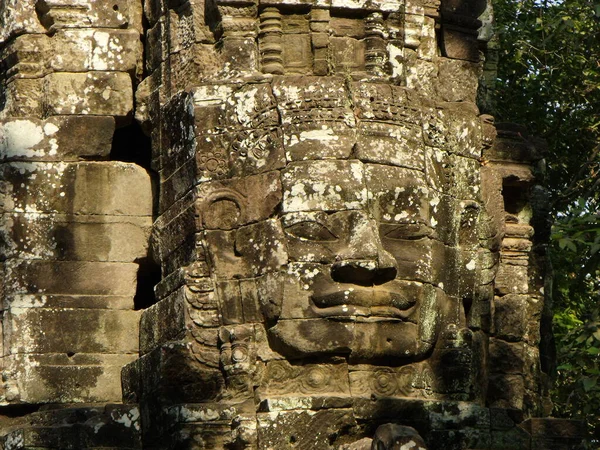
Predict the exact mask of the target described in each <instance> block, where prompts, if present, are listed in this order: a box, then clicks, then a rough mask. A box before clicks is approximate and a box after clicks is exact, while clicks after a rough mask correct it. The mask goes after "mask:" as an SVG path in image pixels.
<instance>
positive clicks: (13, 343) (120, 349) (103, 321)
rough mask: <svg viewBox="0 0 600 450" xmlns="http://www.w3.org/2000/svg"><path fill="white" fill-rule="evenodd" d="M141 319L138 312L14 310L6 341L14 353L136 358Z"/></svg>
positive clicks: (7, 323)
mask: <svg viewBox="0 0 600 450" xmlns="http://www.w3.org/2000/svg"><path fill="white" fill-rule="evenodd" d="M139 318H140V314H139V312H138V311H125V310H109V309H59V308H39V307H37V308H16V307H12V306H11V307H10V308H9V310H8V311H7V312H6V313H5V315H4V320H3V322H4V329H5V334H4V340H5V345H6V349H7V351H8V352H10V353H20V354H30V353H33V354H35V353H64V354H66V355H76V354H79V353H115V354H127V353H129V354H136V353H137V352H138V339H137V336H138V322H139ZM65 324H69V326H68V327H66V326H65Z"/></svg>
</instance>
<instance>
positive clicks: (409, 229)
mask: <svg viewBox="0 0 600 450" xmlns="http://www.w3.org/2000/svg"><path fill="white" fill-rule="evenodd" d="M380 233H381V235H382V236H384V237H386V238H388V239H398V240H405V241H414V240H417V239H422V238H424V237H427V236H430V235H431V230H430V229H429V228H428V227H426V226H425V225H423V224H419V223H405V224H382V225H381V228H380Z"/></svg>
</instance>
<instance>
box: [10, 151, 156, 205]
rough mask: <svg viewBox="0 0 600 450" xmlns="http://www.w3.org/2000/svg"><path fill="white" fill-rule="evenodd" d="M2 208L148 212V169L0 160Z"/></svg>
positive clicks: (149, 203)
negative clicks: (2, 184)
mask: <svg viewBox="0 0 600 450" xmlns="http://www.w3.org/2000/svg"><path fill="white" fill-rule="evenodd" d="M0 173H1V175H2V176H1V178H2V179H3V180H4V182H5V183H7V184H8V186H7V188H6V190H5V192H4V193H3V194H4V205H5V207H4V211H5V212H27V213H62V214H90V215H94V214H97V215H116V216H118V215H124V216H151V215H152V189H151V182H150V176H149V174H148V173H147V172H146V171H145V170H144V169H142V168H141V167H140V166H137V165H135V164H130V163H122V162H112V161H111V162H79V163H29V162H13V163H6V164H2V165H0Z"/></svg>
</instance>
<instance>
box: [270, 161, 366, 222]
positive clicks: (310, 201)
mask: <svg viewBox="0 0 600 450" xmlns="http://www.w3.org/2000/svg"><path fill="white" fill-rule="evenodd" d="M363 170H364V169H363V164H362V163H360V162H358V161H334V160H325V161H314V162H310V163H302V162H298V163H294V164H288V166H287V167H286V168H285V169H284V170H283V171H282V185H283V211H284V212H295V211H311V210H332V211H340V210H344V209H358V208H362V207H364V205H366V201H367V198H366V197H367V195H366V194H367V189H366V186H365V185H364V174H363ZM342 173H343V174H346V173H350V174H352V176H351V177H350V178H346V177H345V176H344V177H341V176H339V174H342ZM324 180H328V181H326V182H325V181H324ZM338 188H339V189H338Z"/></svg>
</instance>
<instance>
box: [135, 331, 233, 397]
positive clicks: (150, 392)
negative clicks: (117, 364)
mask: <svg viewBox="0 0 600 450" xmlns="http://www.w3.org/2000/svg"><path fill="white" fill-rule="evenodd" d="M127 374H128V376H133V377H138V381H137V382H134V383H129V384H128V386H130V387H134V386H142V392H141V393H140V394H139V395H138V397H139V398H140V399H141V400H146V401H152V402H155V401H157V400H158V401H160V402H161V403H162V405H164V406H165V407H168V406H171V405H177V404H181V403H185V402H190V403H203V402H210V401H217V399H220V398H221V396H222V389H223V388H224V385H225V380H224V378H223V374H222V372H221V370H219V369H218V368H213V367H208V366H206V365H204V364H203V363H202V362H200V361H199V360H198V359H197V358H196V356H195V355H194V353H193V352H192V350H191V349H190V347H189V346H188V345H187V344H186V343H185V342H171V343H169V344H168V345H164V346H160V347H158V348H156V349H154V350H152V351H151V352H150V353H148V354H146V355H144V356H142V357H140V358H139V359H138V360H136V361H135V362H134V363H133V367H128V369H127ZM124 396H125V397H126V398H128V397H130V396H131V393H128V392H124Z"/></svg>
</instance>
